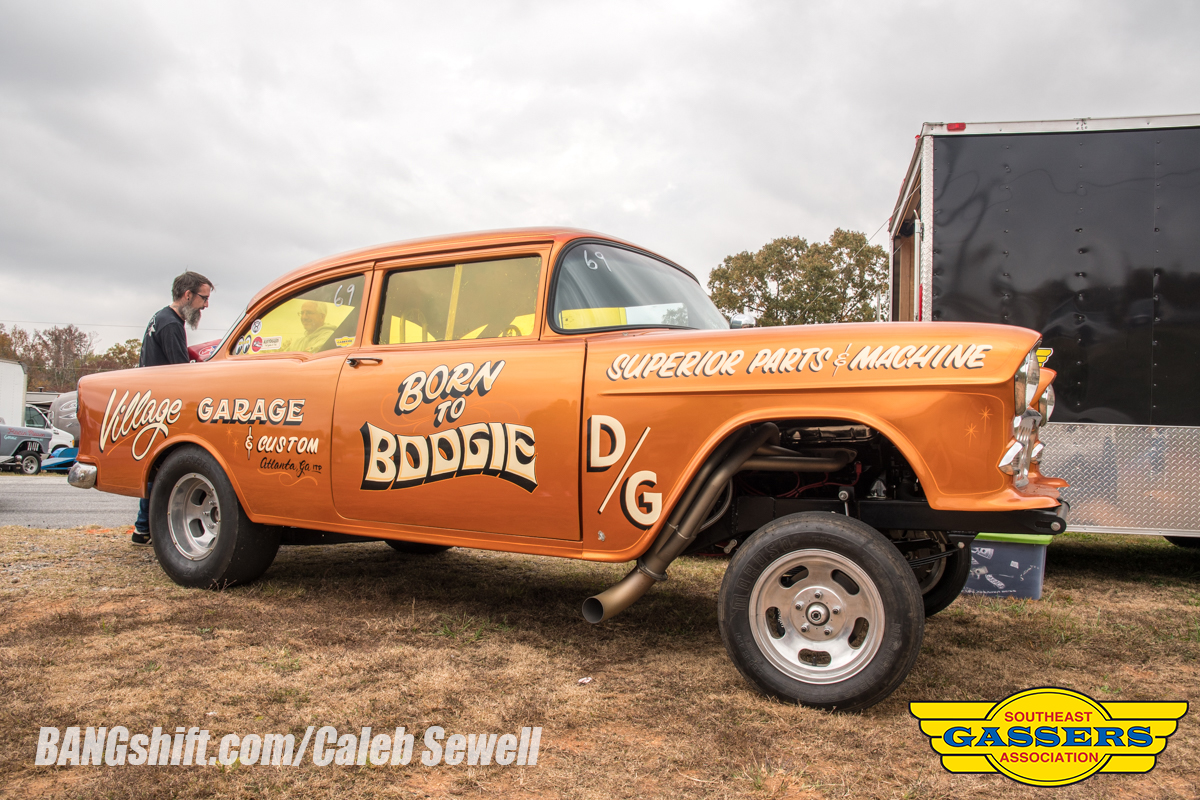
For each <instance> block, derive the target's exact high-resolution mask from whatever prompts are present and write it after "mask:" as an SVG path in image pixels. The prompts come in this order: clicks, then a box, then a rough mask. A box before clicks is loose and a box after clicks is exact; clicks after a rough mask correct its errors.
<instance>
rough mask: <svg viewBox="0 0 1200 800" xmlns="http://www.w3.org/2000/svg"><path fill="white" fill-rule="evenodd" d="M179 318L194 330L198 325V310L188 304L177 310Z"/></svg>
mask: <svg viewBox="0 0 1200 800" xmlns="http://www.w3.org/2000/svg"><path fill="white" fill-rule="evenodd" d="M179 316H181V317H183V321H184V322H186V323H187V324H188V327H189V328H191V329H192V330H196V326H197V325H199V324H200V309H198V308H196V307H195V306H193V305H191V304H188V305H186V306H184V307H183V308H181V309H180V310H179Z"/></svg>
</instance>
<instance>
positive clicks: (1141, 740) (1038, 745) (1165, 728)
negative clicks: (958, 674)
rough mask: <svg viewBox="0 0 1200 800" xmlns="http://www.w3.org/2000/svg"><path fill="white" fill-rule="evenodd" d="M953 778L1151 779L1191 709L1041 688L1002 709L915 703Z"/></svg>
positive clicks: (1040, 781)
mask: <svg viewBox="0 0 1200 800" xmlns="http://www.w3.org/2000/svg"><path fill="white" fill-rule="evenodd" d="M908 707H909V711H910V712H911V713H912V715H913V716H914V717H916V718H917V719H919V720H920V721H921V732H922V733H924V734H925V735H926V736H928V737H930V744H931V745H932V746H933V750H934V752H936V753H938V754H939V755H940V756H941V757H942V766H943V767H945V768H946V769H947V770H948V771H949V772H1000V773H1003V774H1005V775H1007V776H1008V777H1010V778H1012V779H1013V780H1015V781H1018V782H1020V783H1025V784H1029V785H1030V786H1066V785H1067V784H1071V783H1078V782H1079V781H1081V780H1084V779H1085V778H1089V777H1091V776H1092V775H1095V774H1096V773H1097V772H1149V771H1150V770H1152V769H1154V766H1155V764H1156V763H1157V756H1158V754H1159V753H1161V752H1162V751H1163V749H1164V748H1165V747H1166V746H1167V737H1169V736H1170V735H1171V734H1173V733H1174V732H1175V729H1176V727H1177V720H1179V719H1180V718H1181V717H1182V716H1183V715H1184V714H1186V713H1187V711H1188V704H1187V703H1186V702H1167V703H1160V702H1150V703H1137V702H1121V703H1100V702H1097V701H1096V700H1093V699H1092V698H1090V697H1088V696H1087V695H1085V694H1081V693H1079V692H1074V691H1071V690H1070V689H1058V688H1054V687H1043V688H1040V689H1028V690H1026V691H1024V692H1018V693H1017V694H1014V695H1011V696H1009V697H1006V698H1005V699H1003V700H1001V701H1000V702H999V703H909V706H908Z"/></svg>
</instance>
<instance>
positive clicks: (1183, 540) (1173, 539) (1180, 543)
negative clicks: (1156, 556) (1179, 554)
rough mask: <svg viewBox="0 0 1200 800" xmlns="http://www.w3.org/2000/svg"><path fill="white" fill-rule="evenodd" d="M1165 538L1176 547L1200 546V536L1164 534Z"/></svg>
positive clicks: (1191, 547) (1191, 548)
mask: <svg viewBox="0 0 1200 800" xmlns="http://www.w3.org/2000/svg"><path fill="white" fill-rule="evenodd" d="M1163 538H1164V539H1166V540H1167V541H1168V542H1170V543H1171V544H1173V545H1175V546H1176V547H1183V548H1186V549H1188V550H1195V549H1197V548H1200V536H1164V537H1163Z"/></svg>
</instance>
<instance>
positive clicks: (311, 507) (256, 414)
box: [195, 265, 372, 521]
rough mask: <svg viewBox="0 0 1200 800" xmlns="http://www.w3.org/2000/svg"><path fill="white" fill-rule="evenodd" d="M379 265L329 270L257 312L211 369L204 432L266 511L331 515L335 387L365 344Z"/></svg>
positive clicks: (298, 516)
mask: <svg viewBox="0 0 1200 800" xmlns="http://www.w3.org/2000/svg"><path fill="white" fill-rule="evenodd" d="M366 269H369V265H367V266H364V265H358V266H357V267H352V268H349V269H348V270H346V271H343V272H342V273H341V274H336V275H334V276H332V277H331V276H328V275H326V276H322V277H321V278H320V279H315V280H313V281H310V282H308V283H307V284H306V285H303V286H300V287H296V288H294V289H292V290H291V291H290V292H289V293H287V294H286V295H285V296H284V297H282V298H281V299H278V300H272V301H270V302H269V303H268V304H266V305H265V307H264V308H263V309H261V310H259V311H257V312H255V313H254V314H252V315H251V316H250V317H249V318H248V319H247V320H246V322H245V323H244V324H245V328H244V329H243V330H242V331H240V332H239V335H238V336H237V337H235V338H234V339H233V341H232V343H231V344H230V345H229V347H230V350H229V353H228V356H227V357H226V358H225V359H223V360H221V361H220V362H210V363H209V364H206V365H205V366H204V369H205V371H206V374H208V375H209V380H208V381H206V385H205V387H204V390H203V393H202V394H201V395H200V396H199V397H197V405H196V412H195V420H196V422H197V423H198V424H199V430H200V432H201V435H202V436H203V437H204V438H205V439H206V440H207V441H208V442H210V443H211V444H212V445H213V446H214V447H215V448H217V450H218V451H219V452H220V453H221V455H222V458H223V460H225V463H226V464H228V466H229V468H230V469H231V470H232V471H233V472H234V473H235V476H236V479H237V482H238V484H239V485H240V486H241V487H242V490H243V496H244V497H245V498H246V504H247V506H248V508H249V509H250V510H251V511H252V512H253V513H254V514H255V515H256V516H269V517H278V518H287V519H290V520H295V521H305V520H309V521H312V520H318V521H319V520H321V519H322V518H328V516H329V511H328V504H329V501H330V497H331V496H332V490H331V488H330V474H331V470H330V463H329V459H330V453H331V452H332V448H331V442H330V426H331V423H332V417H333V404H334V390H335V387H336V385H337V379H338V375H339V373H340V371H341V367H342V363H343V361H344V354H345V353H346V352H349V350H350V349H351V348H353V347H354V345H356V344H357V343H358V341H359V338H358V337H359V336H360V335H361V331H362V327H363V325H362V314H361V311H362V308H363V306H364V301H365V300H366V295H367V290H368V288H369V286H370V281H369V278H370V276H371V274H372V273H371V272H369V271H364V270H366Z"/></svg>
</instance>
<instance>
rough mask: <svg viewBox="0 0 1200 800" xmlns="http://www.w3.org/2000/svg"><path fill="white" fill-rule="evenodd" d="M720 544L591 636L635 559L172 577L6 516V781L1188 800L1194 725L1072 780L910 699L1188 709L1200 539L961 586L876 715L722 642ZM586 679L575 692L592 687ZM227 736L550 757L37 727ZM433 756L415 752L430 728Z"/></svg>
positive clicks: (370, 556) (99, 543) (74, 788)
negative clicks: (1042, 771) (834, 706)
mask: <svg viewBox="0 0 1200 800" xmlns="http://www.w3.org/2000/svg"><path fill="white" fill-rule="evenodd" d="M723 570H724V562H723V561H721V560H718V559H683V560H681V561H680V562H679V563H678V564H677V565H676V566H675V567H674V568H673V569H672V579H671V581H670V582H669V583H667V584H665V585H663V586H660V587H658V588H656V589H654V590H653V591H652V593H651V595H650V596H648V597H647V598H645V599H643V600H642V601H641V602H640V603H638V604H637V605H635V606H634V607H633V608H632V609H630V610H629V611H628V612H626V613H625V614H623V615H621V616H620V617H618V618H616V619H615V620H612V621H610V622H608V623H605V624H604V625H602V626H600V627H592V626H590V625H588V624H587V623H585V622H584V621H583V620H582V619H581V617H580V614H579V604H580V602H581V600H582V599H583V598H584V597H587V596H588V595H589V594H591V593H593V592H595V591H596V590H598V589H601V588H603V587H604V586H606V585H607V584H609V583H610V582H611V581H613V580H615V579H616V578H617V577H619V576H620V575H621V574H623V572H624V567H622V566H611V565H610V566H605V565H596V564H586V563H579V562H571V561H564V560H553V559H545V558H535V557H527V556H516V555H506V554H498V553H486V552H473V551H460V550H453V551H450V552H448V553H445V554H441V555H437V556H431V557H406V556H401V555H399V554H396V553H394V552H393V551H392V550H391V549H390V548H388V547H386V546H385V545H384V544H382V543H367V544H356V545H339V546H328V547H311V548H285V549H284V550H282V551H281V552H280V555H279V558H278V559H277V560H276V562H275V565H274V566H273V567H272V568H271V570H270V572H269V573H268V574H267V577H266V579H265V580H264V581H262V582H260V583H258V584H256V585H254V586H250V587H245V588H239V589H232V590H227V591H223V592H205V591H193V590H186V589H181V588H179V587H177V586H175V585H174V584H172V583H170V581H168V579H167V578H166V577H165V576H164V575H163V573H162V572H161V571H160V570H159V569H158V567H157V566H156V564H155V563H154V559H153V554H152V553H150V552H149V551H147V550H143V549H135V548H132V547H131V546H130V545H129V544H128V536H127V531H110V532H94V531H93V532H89V531H86V530H59V531H39V530H30V529H25V528H11V527H10V528H0V737H2V741H3V742H4V744H3V746H2V747H0V785H2V786H3V789H4V793H5V794H6V795H7V796H12V797H29V796H34V795H41V796H55V797H114V798H122V797H164V798H165V797H249V796H267V797H285V796H286V797H314V798H317V797H320V798H338V797H429V796H432V797H441V796H447V795H455V796H464V797H472V796H488V797H516V796H521V797H545V798H550V797H582V798H592V797H594V798H616V797H658V796H671V797H683V798H688V797H727V796H728V797H743V796H745V797H763V798H766V797H798V798H826V797H881V798H884V797H886V798H891V797H905V798H970V797H979V798H984V797H994V796H997V795H1000V794H1003V795H1004V796H1005V797H1011V798H1024V797H1042V796H1047V795H1048V794H1049V793H1050V792H1053V795H1054V796H1055V797H1065V798H1084V797H1086V798H1093V797H1130V796H1133V797H1155V798H1170V797H1194V796H1195V794H1196V789H1195V783H1196V775H1197V774H1200V732H1198V730H1200V728H1198V725H1197V722H1196V718H1195V715H1194V714H1192V715H1189V716H1187V717H1185V718H1184V719H1183V721H1182V723H1181V726H1180V730H1179V732H1178V733H1176V735H1175V736H1174V737H1172V739H1171V740H1170V744H1169V745H1168V747H1167V750H1166V752H1165V753H1164V754H1163V755H1162V756H1161V757H1160V759H1159V766H1158V768H1157V769H1155V770H1154V771H1153V772H1151V773H1149V774H1147V775H1100V776H1096V777H1094V778H1091V779H1090V780H1088V781H1085V782H1084V783H1082V784H1078V785H1076V786H1073V787H1067V788H1063V789H1057V790H1038V789H1034V788H1031V787H1026V786H1022V785H1019V784H1016V783H1013V782H1012V781H1009V780H1008V779H1007V778H1004V777H1001V776H999V775H950V774H948V773H946V772H945V771H944V770H943V769H942V768H941V766H940V765H939V762H938V759H937V757H936V756H935V755H934V754H933V752H932V751H931V750H930V747H929V744H928V740H927V739H925V738H924V737H923V736H922V735H921V734H920V732H919V730H918V728H917V724H916V721H915V720H913V719H912V718H911V717H910V716H909V714H908V710H907V709H908V702H909V701H912V700H954V699H970V700H992V701H994V700H999V699H1001V698H1002V697H1004V696H1005V695H1007V694H1009V693H1011V692H1014V691H1017V690H1020V689H1024V688H1029V687H1032V686H1040V685H1058V686H1065V687H1070V688H1073V689H1077V690H1080V691H1083V692H1086V693H1088V694H1090V695H1092V696H1093V697H1095V698H1097V699H1098V700H1102V701H1103V700H1115V699H1120V700H1137V699H1146V700H1167V699H1170V700H1178V699H1188V700H1190V699H1192V694H1193V692H1194V691H1195V687H1196V686H1197V685H1198V684H1200V682H1198V681H1197V677H1198V676H1197V656H1198V655H1200V587H1198V583H1197V578H1198V576H1200V553H1198V552H1196V551H1185V550H1181V549H1179V548H1175V547H1173V546H1171V545H1168V544H1167V543H1165V542H1163V541H1161V540H1158V539H1130V538H1118V537H1068V538H1065V539H1063V540H1060V541H1058V542H1056V543H1055V544H1054V545H1053V546H1052V547H1051V549H1050V556H1049V563H1048V575H1049V577H1048V579H1047V581H1046V599H1044V600H1042V601H1040V602H1019V601H1016V602H1014V601H998V600H992V599H978V598H960V599H959V600H958V601H957V602H956V603H955V604H954V605H953V606H951V607H950V608H949V609H947V610H946V611H944V612H943V613H942V614H940V615H939V616H937V617H935V618H933V619H932V620H930V622H929V625H928V627H927V630H926V637H925V646H924V649H923V652H922V656H921V658H920V660H919V661H918V663H917V666H916V669H915V671H914V672H913V674H912V675H911V676H910V678H909V679H908V681H907V682H906V683H905V684H904V685H903V686H902V687H901V688H900V690H899V691H898V692H897V693H896V694H895V695H894V696H893V697H892V698H890V699H889V700H888V701H887V702H885V703H883V704H881V705H879V706H876V707H875V708H873V709H870V710H869V711H867V712H865V713H862V714H852V715H829V714H825V713H821V712H816V711H811V710H808V709H802V708H793V707H788V706H783V705H780V704H778V703H774V702H771V701H769V700H766V699H764V698H762V697H761V696H759V695H757V694H755V693H754V692H752V691H751V690H750V689H749V687H748V686H747V685H746V684H745V683H744V682H743V680H742V679H741V677H740V676H739V675H738V674H737V672H736V670H735V669H734V668H733V666H732V665H731V663H730V662H729V660H728V659H727V658H726V656H725V653H724V650H723V649H722V647H721V643H720V640H719V637H718V634H717V624H716V612H715V596H716V590H717V587H718V586H719V584H720V580H721V574H722V572H723ZM585 676H591V677H593V678H594V679H595V680H594V681H593V682H592V683H590V684H588V685H586V686H580V685H579V684H578V683H577V681H578V679H579V678H581V677H585ZM114 724H124V725H126V726H128V727H129V728H130V729H131V730H147V731H148V730H149V729H150V728H152V727H153V726H155V725H161V726H163V727H164V728H170V729H173V728H174V727H175V726H177V725H185V726H190V725H199V726H201V727H208V728H210V729H211V730H212V731H213V733H214V735H216V736H220V735H222V734H224V733H228V732H238V733H248V732H276V731H279V732H286V731H292V732H302V731H303V729H304V728H305V727H306V726H307V725H310V724H318V725H320V724H330V725H335V726H337V727H338V728H340V729H343V730H345V731H350V730H357V729H358V728H360V727H362V726H364V725H371V726H374V727H375V728H376V729H377V730H384V729H386V728H388V727H389V726H394V725H406V726H408V728H409V729H410V730H412V729H416V730H418V731H421V730H423V729H424V728H425V727H426V726H428V725H433V724H439V725H442V726H444V727H445V728H447V730H450V731H462V732H470V731H502V730H511V729H514V728H516V727H519V726H521V725H531V724H532V725H542V726H544V728H545V733H544V735H543V739H542V752H541V758H540V760H539V763H538V764H537V766H535V767H485V768H468V767H465V766H460V767H447V766H441V767H437V768H426V767H421V766H418V765H416V764H415V761H416V759H414V764H413V765H410V766H408V767H396V768H392V767H383V768H372V767H361V768H353V767H334V766H330V767H326V768H317V767H314V766H312V765H311V763H309V764H307V765H305V766H303V767H301V768H298V769H288V768H275V767H239V768H237V769H232V770H226V771H222V770H220V769H217V768H200V767H152V768H147V767H113V768H110V767H77V768H70V767H62V768H59V767H35V766H34V765H33V754H34V750H35V746H36V739H37V730H38V726H40V725H53V726H59V727H62V726H67V725H114ZM418 751H419V746H418Z"/></svg>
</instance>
